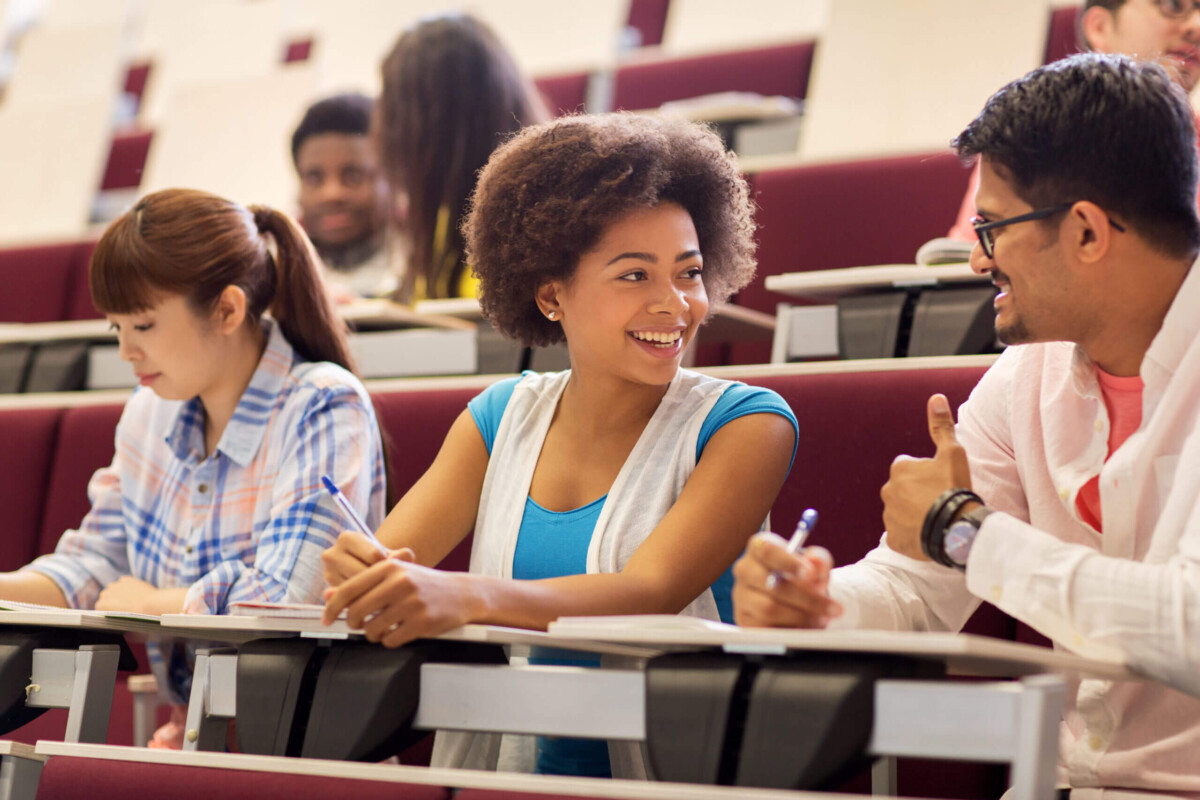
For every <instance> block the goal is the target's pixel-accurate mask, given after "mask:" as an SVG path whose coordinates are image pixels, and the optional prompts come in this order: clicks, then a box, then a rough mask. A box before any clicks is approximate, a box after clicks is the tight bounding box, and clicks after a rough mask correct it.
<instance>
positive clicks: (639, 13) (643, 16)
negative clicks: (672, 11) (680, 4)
mask: <svg viewBox="0 0 1200 800" xmlns="http://www.w3.org/2000/svg"><path fill="white" fill-rule="evenodd" d="M670 6H671V0H631V2H630V3H629V20H628V22H627V23H626V24H627V25H628V26H629V27H630V28H633V29H634V30H635V31H637V32H638V46H639V47H654V46H656V45H660V44H662V40H663V29H664V28H666V26H667V10H668V9H669V8H670Z"/></svg>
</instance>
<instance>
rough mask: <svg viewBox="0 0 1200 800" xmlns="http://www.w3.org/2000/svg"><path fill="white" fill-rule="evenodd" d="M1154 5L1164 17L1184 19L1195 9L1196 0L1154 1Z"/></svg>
mask: <svg viewBox="0 0 1200 800" xmlns="http://www.w3.org/2000/svg"><path fill="white" fill-rule="evenodd" d="M1154 5H1155V6H1157V7H1158V10H1159V12H1160V13H1161V14H1162V15H1163V16H1164V17H1169V18H1170V19H1186V18H1187V17H1189V16H1191V14H1192V12H1193V11H1195V10H1196V8H1197V0H1154Z"/></svg>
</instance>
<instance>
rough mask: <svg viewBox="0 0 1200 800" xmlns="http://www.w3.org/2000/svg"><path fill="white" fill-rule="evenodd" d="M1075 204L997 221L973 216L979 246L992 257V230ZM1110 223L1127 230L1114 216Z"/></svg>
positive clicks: (1122, 230)
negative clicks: (986, 220)
mask: <svg viewBox="0 0 1200 800" xmlns="http://www.w3.org/2000/svg"><path fill="white" fill-rule="evenodd" d="M1073 205H1075V203H1063V204H1062V205H1058V206H1053V207H1052V208H1041V209H1038V210H1037V211H1030V212H1029V213H1028V214H1021V215H1020V216H1016V217H1009V218H1008V219H998V220H996V221H995V222H985V221H984V220H983V219H981V218H980V217H972V218H971V227H973V228H974V229H975V235H976V236H978V237H979V246H980V247H981V248H982V249H983V254H984V255H985V256H987V257H988V258H991V257H992V254H993V253H994V252H995V248H996V240H995V239H994V238H993V237H992V231H994V230H995V229H996V228H1003V227H1004V226H1006V225H1016V224H1017V223H1018V222H1031V221H1033V220H1035V219H1045V218H1046V217H1049V216H1052V215H1054V214H1059V213H1062V212H1063V211H1066V210H1067V209H1069V208H1070V207H1071V206H1073ZM1108 223H1109V224H1110V225H1112V226H1113V228H1114V229H1115V230H1118V231H1120V232H1121V233H1124V232H1125V229H1124V228H1122V227H1121V226H1120V225H1118V224H1117V223H1116V222H1114V221H1113V218H1112V217H1109V218H1108Z"/></svg>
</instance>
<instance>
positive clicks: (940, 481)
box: [733, 54, 1200, 800]
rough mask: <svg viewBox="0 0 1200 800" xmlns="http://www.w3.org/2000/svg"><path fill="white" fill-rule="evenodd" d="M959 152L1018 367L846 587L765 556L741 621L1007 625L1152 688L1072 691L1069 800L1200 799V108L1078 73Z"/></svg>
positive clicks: (994, 379) (965, 140)
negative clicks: (988, 609)
mask: <svg viewBox="0 0 1200 800" xmlns="http://www.w3.org/2000/svg"><path fill="white" fill-rule="evenodd" d="M954 146H955V148H956V149H957V151H958V153H959V155H960V156H962V157H978V158H979V159H980V163H981V169H980V184H979V192H978V194H977V195H976V197H975V204H976V206H977V210H978V219H977V221H976V225H975V231H976V235H977V237H978V241H979V244H978V246H977V247H975V249H974V251H973V252H972V256H971V265H972V267H973V268H974V269H975V270H976V271H977V272H980V273H984V274H988V275H990V276H991V278H992V280H993V282H994V283H995V284H996V286H997V287H998V288H999V289H1000V293H999V295H998V296H997V297H996V300H995V307H996V331H997V334H998V335H999V337H1000V338H1001V339H1002V340H1003V341H1004V342H1006V343H1008V344H1009V345H1010V347H1008V349H1007V350H1006V351H1005V352H1004V354H1003V355H1001V356H1000V358H999V360H998V361H997V362H996V364H995V365H994V366H993V367H992V368H991V369H990V370H989V371H988V372H987V373H986V374H985V375H984V377H983V378H982V379H981V380H980V382H979V385H978V386H977V387H976V388H975V390H974V391H973V392H972V393H971V396H970V398H969V399H968V401H967V402H966V403H965V404H964V405H963V406H962V407H961V408H960V410H959V419H958V426H957V429H956V427H955V425H954V420H953V418H952V416H951V413H950V409H949V407H948V405H947V402H946V398H945V397H943V396H941V395H935V396H934V397H932V398H930V402H929V408H928V425H929V431H930V436H931V438H932V440H933V443H934V446H935V449H936V454H935V455H934V457H933V458H924V459H914V458H908V457H901V458H898V459H897V460H896V462H895V463H893V465H892V471H891V476H890V478H889V481H888V483H887V484H886V485H885V486H884V488H883V491H882V493H881V494H882V497H883V501H884V513H883V521H884V527H885V529H886V531H887V532H886V534H885V535H884V537H883V540H882V542H881V544H880V546H879V547H877V548H876V549H875V550H873V551H872V552H871V553H869V554H867V556H866V557H865V558H864V559H863V560H862V561H861V562H859V563H857V564H853V565H851V566H848V567H842V568H840V569H836V570H832V573H831V572H830V559H829V558H828V554H827V553H823V552H820V551H816V550H815V548H810V552H806V553H804V554H803V555H802V556H793V555H790V554H789V553H787V551H786V549H785V546H784V543H783V541H782V540H781V539H779V537H777V536H775V535H774V534H760V535H759V536H756V537H755V538H754V539H753V540H752V541H751V544H750V546H749V548H747V553H746V555H745V556H743V558H742V559H740V560H739V561H738V563H737V565H736V566H735V568H734V575H735V578H736V584H735V587H734V592H733V600H734V609H735V616H736V618H737V621H738V623H739V624H742V625H753V626H791V627H819V626H821V625H825V624H830V625H833V626H837V627H863V628H882V629H915V630H958V629H960V628H961V627H962V625H963V624H964V623H965V622H966V621H967V619H968V617H970V615H971V614H972V612H974V610H975V609H976V608H977V607H978V605H979V604H980V602H981V601H988V602H991V603H993V604H994V605H996V606H998V607H999V608H1000V609H1001V610H1003V611H1005V612H1007V613H1008V614H1009V615H1010V616H1012V617H1014V618H1016V619H1017V620H1020V621H1022V622H1025V623H1026V624H1028V625H1030V626H1032V627H1034V628H1035V629H1037V630H1039V631H1041V632H1042V633H1044V634H1045V635H1047V636H1049V637H1050V638H1051V639H1052V640H1053V641H1054V642H1055V643H1056V645H1057V646H1059V647H1064V648H1067V649H1070V650H1073V651H1076V652H1080V653H1082V654H1085V655H1092V656H1098V657H1108V658H1116V659H1120V660H1123V661H1124V662H1126V663H1127V664H1128V665H1129V666H1130V668H1132V669H1133V670H1134V671H1136V672H1138V673H1140V674H1141V675H1144V676H1146V677H1147V678H1150V679H1151V680H1150V681H1147V682H1136V683H1135V682H1126V683H1119V682H1116V683H1115V682H1109V681H1097V680H1083V681H1081V682H1079V681H1076V682H1074V683H1073V684H1072V685H1070V686H1069V687H1068V691H1067V695H1066V702H1065V709H1064V721H1063V729H1062V736H1061V739H1060V741H1061V744H1062V749H1061V764H1060V772H1059V779H1060V781H1061V783H1062V784H1063V785H1064V786H1066V785H1069V786H1071V787H1072V789H1073V790H1072V793H1071V797H1072V798H1073V800H1084V798H1100V797H1103V798H1105V800H1116V798H1126V797H1142V796H1145V794H1147V793H1150V794H1166V795H1170V796H1178V797H1192V798H1195V797H1200V699H1198V698H1200V269H1197V268H1195V267H1194V266H1193V263H1194V262H1195V261H1196V257H1197V254H1198V253H1200V219H1198V218H1197V212H1196V204H1195V198H1196V188H1197V172H1198V168H1197V153H1196V146H1195V131H1194V128H1193V123H1192V111H1191V108H1190V107H1189V105H1188V103H1187V98H1186V97H1185V95H1184V93H1183V92H1182V91H1181V90H1180V88H1179V87H1178V85H1177V84H1174V83H1173V82H1172V81H1171V79H1170V78H1169V77H1168V76H1167V74H1166V72H1165V71H1164V70H1163V68H1162V67H1161V66H1159V65H1158V64H1155V63H1153V62H1136V61H1133V60H1131V59H1129V58H1127V57H1123V56H1100V55H1094V54H1093V55H1081V56H1075V57H1072V58H1071V59H1067V60H1064V61H1060V62H1057V63H1055V64H1052V65H1050V66H1047V67H1042V68H1041V69H1039V70H1035V71H1034V72H1032V73H1030V74H1029V75H1027V76H1026V77H1024V78H1022V79H1020V80H1018V81H1015V82H1014V83H1012V84H1010V85H1008V86H1006V87H1005V88H1004V89H1002V90H1000V91H999V92H998V93H997V94H996V95H994V96H993V97H992V98H991V99H990V100H989V101H988V103H987V105H986V106H985V107H984V110H983V111H982V113H981V114H980V115H979V116H978V117H977V118H976V119H975V120H974V121H973V122H972V123H971V124H970V125H969V126H968V127H967V129H966V130H965V131H963V133H962V134H960V135H959V137H958V138H957V139H956V140H955V142H954ZM914 422H917V421H915V420H914ZM772 571H777V572H780V573H781V574H783V575H784V576H785V577H784V578H783V579H781V580H776V581H774V582H773V583H772V585H773V588H769V586H768V578H769V576H770V574H771V573H772ZM981 724H986V723H981Z"/></svg>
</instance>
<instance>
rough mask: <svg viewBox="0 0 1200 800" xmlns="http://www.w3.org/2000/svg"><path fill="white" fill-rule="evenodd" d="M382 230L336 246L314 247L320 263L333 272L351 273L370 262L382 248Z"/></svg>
mask: <svg viewBox="0 0 1200 800" xmlns="http://www.w3.org/2000/svg"><path fill="white" fill-rule="evenodd" d="M384 233H385V231H384V230H382V229H381V230H379V231H377V232H375V233H373V234H372V235H370V236H364V237H363V238H361V239H355V240H354V241H352V242H346V243H345V244H337V245H316V242H314V243H313V244H314V245H316V247H317V253H318V254H319V255H320V256H321V261H322V262H324V264H325V266H326V267H328V268H329V269H330V270H332V271H333V272H353V271H354V270H356V269H358V268H359V267H360V266H362V265H363V264H364V263H366V262H367V261H370V260H371V259H372V258H373V257H374V256H375V254H376V253H378V252H379V249H380V248H381V247H383V237H384Z"/></svg>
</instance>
